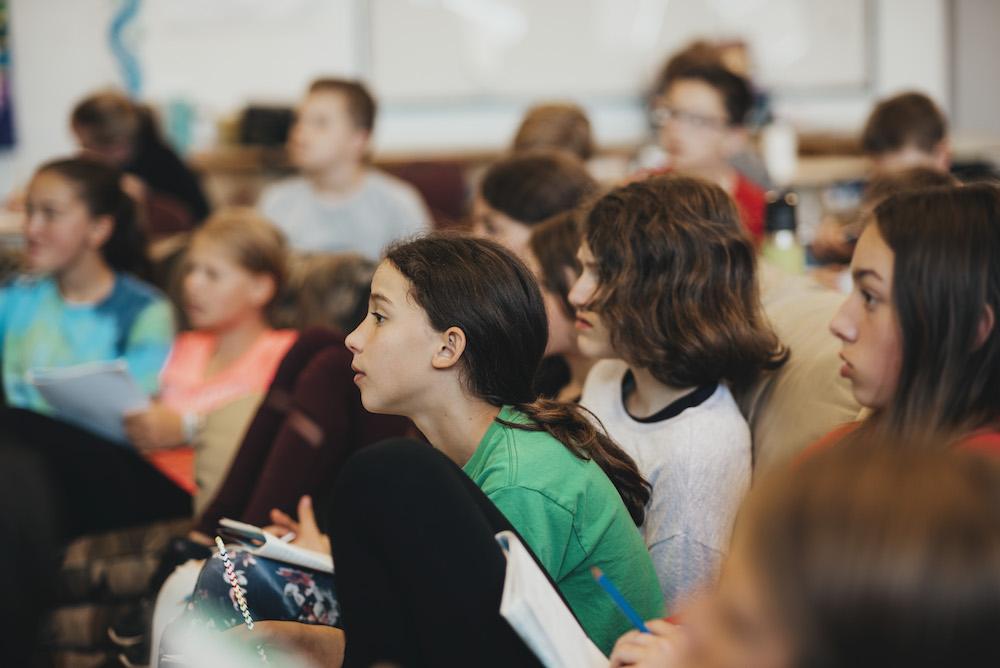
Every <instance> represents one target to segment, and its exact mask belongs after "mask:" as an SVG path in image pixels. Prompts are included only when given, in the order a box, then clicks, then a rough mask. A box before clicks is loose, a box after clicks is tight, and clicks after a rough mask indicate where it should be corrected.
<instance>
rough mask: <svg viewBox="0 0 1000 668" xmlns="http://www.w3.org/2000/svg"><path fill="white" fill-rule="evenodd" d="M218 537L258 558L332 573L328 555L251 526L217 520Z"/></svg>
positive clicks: (229, 520) (228, 520) (225, 518)
mask: <svg viewBox="0 0 1000 668" xmlns="http://www.w3.org/2000/svg"><path fill="white" fill-rule="evenodd" d="M219 535H221V536H222V538H224V539H225V540H226V542H230V541H237V542H239V543H241V544H243V545H245V546H246V547H247V549H248V550H249V551H250V552H252V553H254V554H256V555H257V556H259V557H266V558H268V559H273V560H275V561H283V562H285V563H286V564H292V565H293V566H302V567H304V568H311V569H313V570H314V571H320V572H321V573H333V558H332V557H331V556H330V555H329V554H323V553H322V552H316V551H314V550H307V549H305V548H302V547H297V546H295V545H290V544H288V543H286V542H285V541H283V540H281V539H280V538H278V537H277V536H275V535H274V534H270V533H268V532H266V531H264V530H263V529H261V528H260V527H255V526H254V525H252V524H246V523H244V522H237V521H236V520H231V519H229V518H228V517H223V518H222V519H221V520H219Z"/></svg>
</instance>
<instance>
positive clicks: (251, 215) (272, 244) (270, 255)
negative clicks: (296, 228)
mask: <svg viewBox="0 0 1000 668" xmlns="http://www.w3.org/2000/svg"><path fill="white" fill-rule="evenodd" d="M202 239H203V240H205V241H212V242H214V243H217V244H219V245H221V246H223V247H224V248H225V249H226V250H227V251H228V252H229V253H230V255H231V256H232V259H233V260H234V261H235V262H236V263H237V264H238V265H240V266H241V267H243V268H244V269H246V270H247V271H248V272H250V273H251V274H257V275H260V274H267V275H269V276H271V278H273V279H274V297H272V299H271V302H270V303H269V306H270V305H271V304H273V303H274V301H275V298H277V296H278V295H279V294H280V293H281V291H282V289H283V288H284V286H285V282H286V280H287V278H288V249H287V245H286V243H285V237H284V235H283V234H282V233H281V231H280V230H279V229H278V228H276V227H275V226H274V225H272V224H271V222H270V221H269V220H267V219H266V218H264V217H263V216H261V215H260V214H258V213H257V212H256V211H255V210H254V209H251V208H249V207H226V208H223V209H220V210H219V211H217V212H216V213H214V214H213V215H212V216H210V217H209V218H208V220H206V221H205V224H204V225H202V226H201V227H200V228H198V229H197V230H196V231H195V232H194V234H193V235H192V236H191V244H192V245H193V244H194V243H195V242H197V241H198V240H202Z"/></svg>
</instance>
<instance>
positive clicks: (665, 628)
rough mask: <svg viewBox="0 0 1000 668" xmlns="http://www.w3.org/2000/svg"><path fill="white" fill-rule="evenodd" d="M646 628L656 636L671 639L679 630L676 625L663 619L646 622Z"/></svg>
mask: <svg viewBox="0 0 1000 668" xmlns="http://www.w3.org/2000/svg"><path fill="white" fill-rule="evenodd" d="M646 628H647V629H649V631H650V633H652V634H653V635H654V636H660V637H661V638H666V637H669V636H671V635H673V634H674V632H675V631H676V630H677V626H676V625H674V624H671V623H670V622H668V621H665V620H662V619H651V620H649V621H648V622H646Z"/></svg>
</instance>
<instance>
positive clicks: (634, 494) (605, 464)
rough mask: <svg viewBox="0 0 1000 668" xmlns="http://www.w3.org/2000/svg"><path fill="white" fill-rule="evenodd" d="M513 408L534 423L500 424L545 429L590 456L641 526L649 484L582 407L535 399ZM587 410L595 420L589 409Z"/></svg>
mask: <svg viewBox="0 0 1000 668" xmlns="http://www.w3.org/2000/svg"><path fill="white" fill-rule="evenodd" d="M514 408H516V409H517V410H519V411H521V412H522V413H524V414H525V415H527V416H528V417H530V418H531V420H532V422H534V425H525V424H516V423H512V422H506V421H504V420H500V422H501V423H502V424H503V425H504V426H507V427H512V428H514V429H525V430H528V431H545V432H548V434H549V435H550V436H552V437H553V438H554V439H556V440H557V441H559V442H560V443H562V444H563V445H564V446H566V449H567V450H569V451H570V452H572V453H573V454H574V455H575V456H576V457H579V458H580V459H584V460H587V459H591V460H593V461H594V463H595V464H597V465H598V466H600V467H601V470H602V471H604V474H605V475H606V476H608V478H609V479H610V480H611V483H612V484H613V485H614V486H615V489H617V490H618V494H619V495H620V496H621V497H622V501H623V502H624V503H625V508H627V509H628V514H629V515H631V516H632V521H633V522H635V525H636V526H642V523H643V522H644V521H645V519H646V503H647V502H648V501H649V494H650V490H651V486H650V484H649V482H647V481H646V479H645V478H643V477H642V474H640V473H639V467H638V466H636V464H635V461H634V460H633V459H632V458H631V457H630V456H629V455H628V453H626V452H625V451H624V450H622V449H621V447H620V446H619V445H618V444H617V443H615V442H614V441H613V440H611V438H610V437H609V436H608V435H607V433H606V431H605V429H604V426H603V425H601V426H600V428H598V427H597V426H595V425H594V423H593V422H591V421H590V420H588V419H587V418H586V417H585V416H584V414H583V413H584V411H585V410H586V409H583V408H580V407H578V406H577V405H575V404H568V403H564V402H561V401H553V400H551V399H537V400H535V401H533V402H532V403H530V404H517V405H515V406H514ZM587 413H589V414H590V415H591V416H592V417H594V419H595V420H597V418H596V417H595V416H593V413H590V411H587ZM598 424H600V423H599V421H598Z"/></svg>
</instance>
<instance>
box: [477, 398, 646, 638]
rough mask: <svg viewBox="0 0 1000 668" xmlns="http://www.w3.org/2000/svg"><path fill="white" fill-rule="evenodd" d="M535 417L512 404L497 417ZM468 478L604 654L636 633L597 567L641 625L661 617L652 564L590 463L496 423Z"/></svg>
mask: <svg viewBox="0 0 1000 668" xmlns="http://www.w3.org/2000/svg"><path fill="white" fill-rule="evenodd" d="M498 419H500V420H505V421H507V422H512V423H520V424H530V423H531V421H530V419H529V418H528V417H527V416H526V415H524V414H523V413H520V412H518V411H516V410H514V409H513V408H511V407H509V406H505V407H503V408H502V409H501V411H500V415H499V417H498ZM464 469H465V472H466V473H467V474H468V475H469V477H470V478H472V480H473V481H475V483H476V484H477V485H478V486H479V487H480V488H481V489H482V490H483V492H484V493H485V494H486V496H487V497H489V499H490V500H491V501H492V502H493V503H494V504H495V505H496V506H497V508H499V509H500V511H501V512H502V513H503V514H504V515H505V516H506V517H507V519H508V520H510V523H511V524H512V525H514V527H515V528H516V529H517V531H518V533H520V534H521V536H522V537H523V538H524V540H525V541H527V543H528V545H529V546H530V547H531V550H532V552H534V553H535V556H537V557H538V559H539V560H540V561H541V562H542V565H543V566H544V567H545V569H546V570H547V571H548V573H549V575H550V576H551V577H552V579H553V580H554V581H555V582H556V584H557V585H558V586H559V590H560V591H561V592H562V594H563V596H565V597H566V600H567V601H568V602H569V605H570V607H571V608H572V609H573V612H574V613H575V614H576V616H577V618H578V619H579V620H580V623H581V624H582V625H583V628H584V630H585V631H586V632H587V635H589V636H590V638H591V639H592V640H593V641H594V643H595V644H596V645H597V646H598V647H600V648H601V650H602V651H604V653H605V654H608V653H610V652H611V648H612V647H613V646H614V644H615V641H616V640H617V639H618V637H619V636H621V635H622V634H623V633H625V632H626V631H628V630H629V629H631V628H632V627H631V625H630V624H629V622H628V619H626V618H625V616H624V615H623V614H622V613H621V612H620V611H619V610H618V608H617V607H616V606H615V604H614V603H613V602H612V600H611V599H610V598H609V597H608V595H607V594H606V593H605V592H604V590H603V589H601V587H600V585H598V584H597V583H596V582H595V581H594V578H593V576H592V575H591V573H590V568H591V566H597V567H599V568H600V569H601V570H602V571H604V573H605V574H606V575H607V576H608V578H609V579H610V580H611V581H612V582H613V583H614V584H615V585H616V586H617V587H618V589H619V590H621V592H622V594H623V595H624V596H625V598H626V600H628V601H629V602H630V603H631V604H632V607H634V608H635V610H636V612H638V613H639V615H640V616H641V617H642V618H643V619H652V618H655V617H661V616H663V613H664V607H663V594H662V593H661V591H660V585H659V581H658V580H657V578H656V572H655V571H654V570H653V562H652V560H651V559H650V556H649V552H648V551H647V550H646V545H645V543H644V542H643V540H642V535H641V534H640V533H639V530H638V528H636V526H635V524H634V523H633V522H632V518H631V516H630V515H629V514H628V510H626V508H625V504H624V503H623V502H622V500H621V496H620V495H619V494H618V490H617V489H615V487H614V485H613V484H612V483H611V481H610V480H609V479H608V477H607V476H606V475H605V474H604V471H602V470H601V467H600V466H598V465H597V464H596V463H594V462H593V461H590V460H583V459H580V458H578V457H576V456H575V455H574V454H573V453H572V452H570V451H569V450H568V449H567V448H566V446H564V445H563V444H562V443H560V442H559V441H557V440H556V439H555V438H553V437H552V436H550V435H549V434H548V433H547V432H544V431H525V430H523V429H516V428H513V427H508V426H505V425H502V424H500V423H499V422H494V423H493V424H492V425H491V426H490V428H489V429H488V430H487V432H486V435H485V436H483V440H482V442H480V444H479V447H478V448H477V449H476V452H475V453H474V454H473V455H472V459H470V460H469V461H468V463H466V465H465V467H464Z"/></svg>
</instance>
